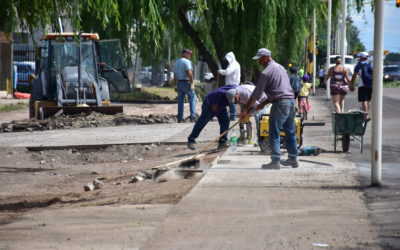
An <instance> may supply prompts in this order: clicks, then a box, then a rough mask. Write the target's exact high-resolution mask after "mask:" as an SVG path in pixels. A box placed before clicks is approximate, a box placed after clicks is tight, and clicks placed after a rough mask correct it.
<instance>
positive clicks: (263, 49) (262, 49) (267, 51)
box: [253, 48, 272, 60]
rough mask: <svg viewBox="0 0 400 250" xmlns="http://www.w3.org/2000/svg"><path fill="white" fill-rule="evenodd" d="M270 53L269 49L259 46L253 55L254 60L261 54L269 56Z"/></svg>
mask: <svg viewBox="0 0 400 250" xmlns="http://www.w3.org/2000/svg"><path fill="white" fill-rule="evenodd" d="M271 55H272V53H271V51H270V50H269V49H266V48H261V49H259V50H258V51H257V55H255V56H254V57H253V59H254V60H258V59H260V58H261V57H262V56H271Z"/></svg>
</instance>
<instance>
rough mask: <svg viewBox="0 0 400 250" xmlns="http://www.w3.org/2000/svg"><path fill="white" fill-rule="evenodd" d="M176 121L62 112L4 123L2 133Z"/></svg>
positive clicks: (161, 117) (172, 118) (172, 120)
mask: <svg viewBox="0 0 400 250" xmlns="http://www.w3.org/2000/svg"><path fill="white" fill-rule="evenodd" d="M175 122H177V120H176V115H148V116H141V115H124V114H116V115H106V114H100V113H96V112H91V113H89V114H86V113H82V114H77V115H65V114H61V115H59V116H56V117H49V118H48V119H45V120H36V119H31V120H28V119H26V120H18V121H12V122H9V123H2V124H1V126H0V133H1V132H24V131H43V130H54V129H71V128H91V127H110V126H121V125H137V124H153V123H175Z"/></svg>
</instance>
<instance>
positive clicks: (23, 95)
mask: <svg viewBox="0 0 400 250" xmlns="http://www.w3.org/2000/svg"><path fill="white" fill-rule="evenodd" d="M14 98H15V99H29V98H31V94H28V93H22V92H14Z"/></svg>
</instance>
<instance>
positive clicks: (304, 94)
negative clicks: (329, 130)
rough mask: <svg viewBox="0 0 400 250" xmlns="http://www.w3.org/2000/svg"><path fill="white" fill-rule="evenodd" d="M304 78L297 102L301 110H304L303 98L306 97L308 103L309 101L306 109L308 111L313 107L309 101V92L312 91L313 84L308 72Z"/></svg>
mask: <svg viewBox="0 0 400 250" xmlns="http://www.w3.org/2000/svg"><path fill="white" fill-rule="evenodd" d="M302 80H303V84H302V87H301V90H300V93H299V96H298V97H297V103H298V107H299V112H302V110H301V99H302V98H304V99H306V103H307V106H306V109H307V112H308V111H309V110H310V108H311V106H310V103H309V102H308V94H309V93H310V91H311V87H312V84H311V83H309V82H308V81H310V76H309V75H307V74H304V75H303V77H302Z"/></svg>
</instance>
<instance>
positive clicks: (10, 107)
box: [0, 103, 28, 112]
mask: <svg viewBox="0 0 400 250" xmlns="http://www.w3.org/2000/svg"><path fill="white" fill-rule="evenodd" d="M27 107H28V104H26V103H17V104H0V112H10V111H16V110H21V109H26V108H27Z"/></svg>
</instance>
